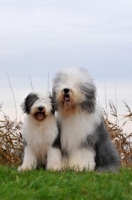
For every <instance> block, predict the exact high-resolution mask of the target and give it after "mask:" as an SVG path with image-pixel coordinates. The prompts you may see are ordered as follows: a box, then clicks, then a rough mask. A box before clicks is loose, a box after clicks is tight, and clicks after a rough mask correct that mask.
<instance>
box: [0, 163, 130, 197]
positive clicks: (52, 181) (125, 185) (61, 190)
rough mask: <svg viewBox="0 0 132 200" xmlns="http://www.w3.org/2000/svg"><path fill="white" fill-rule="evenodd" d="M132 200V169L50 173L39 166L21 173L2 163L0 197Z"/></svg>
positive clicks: (0, 168) (0, 167)
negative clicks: (110, 171) (115, 171)
mask: <svg viewBox="0 0 132 200" xmlns="http://www.w3.org/2000/svg"><path fill="white" fill-rule="evenodd" d="M11 199H13V200H43V199H44V200H48V199H56V200H65V199H66V200H84V199H86V200H96V199H100V200H132V168H131V169H128V168H125V169H124V168H123V169H121V170H120V172H119V173H96V172H86V171H83V172H74V171H65V172H51V171H44V170H43V169H38V170H34V171H27V172H23V173H18V172H17V169H16V168H15V167H6V166H0V200H11Z"/></svg>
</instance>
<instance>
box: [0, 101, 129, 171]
mask: <svg viewBox="0 0 132 200" xmlns="http://www.w3.org/2000/svg"><path fill="white" fill-rule="evenodd" d="M124 103H125V102H124ZM125 106H126V108H127V110H128V114H127V115H125V116H124V120H126V121H124V123H123V125H122V127H121V126H119V125H118V116H117V110H116V107H115V106H114V104H113V103H112V102H109V107H110V114H111V115H112V116H114V118H115V122H114V123H113V122H112V121H111V120H110V119H109V117H108V114H107V113H106V112H105V111H104V120H105V124H106V127H107V129H108V131H109V133H110V134H111V138H112V140H113V142H114V143H115V145H116V147H117V149H118V151H119V153H120V156H121V161H122V164H123V165H126V166H128V167H129V166H131V165H132V132H131V133H130V134H128V135H126V134H125V133H124V132H123V126H124V125H125V123H127V122H128V120H129V121H131V122H132V112H131V110H130V108H129V106H128V105H127V104H126V103H125ZM0 108H1V105H0ZM21 130H22V122H17V121H16V120H14V121H12V120H10V119H9V117H7V116H5V115H4V119H3V120H1V121H0V164H9V165H18V164H19V163H20V162H21V155H22V151H23V143H22V134H21Z"/></svg>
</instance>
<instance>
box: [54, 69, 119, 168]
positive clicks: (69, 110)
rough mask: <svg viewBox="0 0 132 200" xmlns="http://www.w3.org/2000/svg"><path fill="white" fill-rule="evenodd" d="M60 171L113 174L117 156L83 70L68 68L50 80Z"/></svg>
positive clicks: (93, 92)
mask: <svg viewBox="0 0 132 200" xmlns="http://www.w3.org/2000/svg"><path fill="white" fill-rule="evenodd" d="M53 100H54V102H55V108H56V110H57V120H58V123H59V127H60V141H61V148H62V156H63V159H62V161H63V167H64V168H65V167H66V168H74V169H75V170H79V171H82V170H83V169H86V170H99V171H104V170H106V171H116V170H117V169H118V167H119V165H120V161H119V156H118V153H117V151H116V149H115V147H114V145H113V142H112V141H111V139H110V135H109V133H108V132H107V130H106V128H105V126H104V122H103V117H102V114H101V111H100V109H99V107H98V106H97V103H96V87H95V84H94V82H93V80H92V78H91V77H90V75H89V74H88V72H87V71H86V70H85V69H82V68H67V69H63V70H62V71H60V72H58V73H57V74H56V77H55V78H54V80H53Z"/></svg>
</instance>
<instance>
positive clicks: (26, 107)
mask: <svg viewBox="0 0 132 200" xmlns="http://www.w3.org/2000/svg"><path fill="white" fill-rule="evenodd" d="M37 99H38V96H37V95H36V94H34V93H30V94H29V95H28V96H27V97H26V98H25V99H24V102H23V103H22V104H21V108H22V110H23V112H24V113H27V114H29V113H30V109H31V107H32V105H33V104H34V102H35V101H36V100H37Z"/></svg>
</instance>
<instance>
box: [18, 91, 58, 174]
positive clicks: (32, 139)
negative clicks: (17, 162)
mask: <svg viewBox="0 0 132 200" xmlns="http://www.w3.org/2000/svg"><path fill="white" fill-rule="evenodd" d="M22 108H23V111H24V113H27V117H26V120H25V122H24V125H23V140H24V158H23V163H22V165H21V166H20V167H19V168H18V171H25V170H30V169H36V168H37V166H39V165H43V166H45V167H46V169H51V170H60V168H61V151H60V141H59V131H58V126H57V123H56V119H55V116H54V107H53V105H52V99H51V96H50V94H49V92H47V91H45V92H43V94H41V93H30V94H29V95H28V96H27V97H26V98H25V101H24V103H23V104H22Z"/></svg>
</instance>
